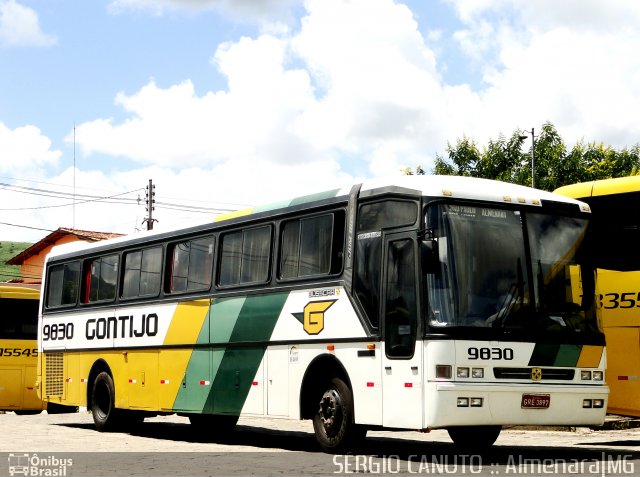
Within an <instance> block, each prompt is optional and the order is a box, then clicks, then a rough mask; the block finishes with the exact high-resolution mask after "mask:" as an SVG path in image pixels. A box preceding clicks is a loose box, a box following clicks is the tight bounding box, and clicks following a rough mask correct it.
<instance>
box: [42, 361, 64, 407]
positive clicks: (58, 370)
mask: <svg viewBox="0 0 640 477" xmlns="http://www.w3.org/2000/svg"><path fill="white" fill-rule="evenodd" d="M45 366H46V368H45V369H46V377H45V395H46V396H60V397H62V394H63V390H64V366H63V357H62V353H46V354H45Z"/></svg>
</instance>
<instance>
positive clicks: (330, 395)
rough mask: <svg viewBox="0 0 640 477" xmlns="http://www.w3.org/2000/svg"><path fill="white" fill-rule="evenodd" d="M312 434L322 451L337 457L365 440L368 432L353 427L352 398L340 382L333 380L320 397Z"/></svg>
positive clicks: (349, 390) (347, 388)
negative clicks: (337, 454)
mask: <svg viewBox="0 0 640 477" xmlns="http://www.w3.org/2000/svg"><path fill="white" fill-rule="evenodd" d="M313 430H314V432H315V435H316V440H317V441H318V444H320V447H321V448H322V450H323V451H325V452H329V453H339V452H343V451H345V450H347V449H348V448H349V447H351V446H353V445H355V444H356V443H357V442H358V441H359V440H361V439H364V437H365V435H366V433H367V429H366V428H365V427H362V426H357V425H356V424H355V423H354V412H353V394H352V393H351V389H349V386H347V385H346V384H345V382H344V381H343V380H342V379H340V378H333V379H332V380H331V381H330V382H329V383H328V384H327V385H326V386H325V389H324V391H323V393H322V395H321V396H320V402H319V403H318V411H317V412H316V413H315V415H314V416H313Z"/></svg>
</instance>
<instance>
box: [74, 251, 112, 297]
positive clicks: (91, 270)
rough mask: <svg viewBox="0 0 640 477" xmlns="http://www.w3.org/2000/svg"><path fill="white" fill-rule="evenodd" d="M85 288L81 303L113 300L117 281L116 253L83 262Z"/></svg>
mask: <svg viewBox="0 0 640 477" xmlns="http://www.w3.org/2000/svg"><path fill="white" fill-rule="evenodd" d="M85 267H86V270H85V277H86V283H85V290H84V293H83V299H82V302H83V303H92V302H96V301H113V300H114V299H115V298H116V283H117V281H118V255H108V256H105V257H98V258H96V259H94V260H90V261H87V262H86V264H85Z"/></svg>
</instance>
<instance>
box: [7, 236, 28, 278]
mask: <svg viewBox="0 0 640 477" xmlns="http://www.w3.org/2000/svg"><path fill="white" fill-rule="evenodd" d="M31 245H33V244H31V243H28V242H0V282H8V281H9V280H15V279H19V278H20V267H19V266H18V265H6V262H7V260H9V259H11V258H13V257H15V256H16V255H18V254H19V253H20V252H22V251H23V250H26V249H27V248H29V247H30V246H31Z"/></svg>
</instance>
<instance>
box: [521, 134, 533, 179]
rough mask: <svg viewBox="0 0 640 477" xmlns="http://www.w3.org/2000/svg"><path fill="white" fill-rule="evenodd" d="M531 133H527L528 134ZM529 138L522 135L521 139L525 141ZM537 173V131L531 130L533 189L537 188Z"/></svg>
mask: <svg viewBox="0 0 640 477" xmlns="http://www.w3.org/2000/svg"><path fill="white" fill-rule="evenodd" d="M528 132H529V131H527V133H528ZM528 137H529V136H527V135H522V136H520V139H522V140H525V139H527V138H528ZM535 173H536V135H535V129H534V128H531V187H535Z"/></svg>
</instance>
